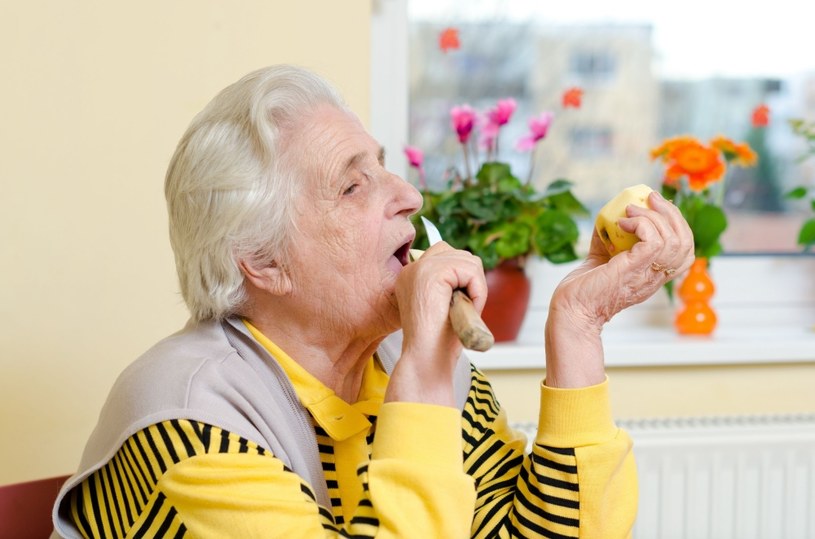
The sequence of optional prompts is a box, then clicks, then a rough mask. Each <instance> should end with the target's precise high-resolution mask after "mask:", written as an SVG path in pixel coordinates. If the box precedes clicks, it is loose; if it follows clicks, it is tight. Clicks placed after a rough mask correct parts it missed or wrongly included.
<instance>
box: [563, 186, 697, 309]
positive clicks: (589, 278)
mask: <svg viewBox="0 0 815 539" xmlns="http://www.w3.org/2000/svg"><path fill="white" fill-rule="evenodd" d="M649 205H650V208H642V207H640V206H635V205H630V206H628V208H627V209H626V214H627V217H626V218H623V219H620V221H619V225H620V228H622V229H623V230H625V231H626V232H631V233H633V234H636V236H637V237H638V238H639V239H640V241H639V242H637V243H636V244H634V247H632V248H631V249H630V250H629V251H625V252H622V253H620V254H618V255H617V256H615V257H613V258H611V257H610V255H609V254H608V251H607V250H606V248H605V246H604V245H603V243H602V242H601V241H600V238H599V236H598V235H597V231H596V230H595V231H594V233H593V235H592V241H591V247H590V249H589V254H588V256H587V257H586V260H585V261H584V263H583V264H581V265H580V266H579V267H578V268H577V269H576V270H575V271H573V272H572V273H570V274H569V275H568V276H567V277H566V278H565V279H564V280H563V281H562V282H561V283H560V285H559V286H558V288H557V290H556V291H555V294H554V297H553V303H555V304H556V306H557V307H558V308H568V309H571V310H574V311H575V312H576V313H581V314H582V315H583V316H585V317H586V318H587V320H591V321H592V322H593V323H596V324H598V325H602V324H605V323H606V322H608V321H609V320H611V318H612V317H613V316H614V315H616V314H617V313H619V312H620V311H622V310H623V309H626V308H628V307H630V306H632V305H636V304H637V303H641V302H643V301H645V300H646V299H648V298H649V297H651V296H652V295H653V294H654V293H655V292H657V291H658V290H659V289H660V288H661V287H662V286H663V285H664V284H665V283H666V282H668V281H670V280H671V279H673V278H674V277H676V276H677V275H680V274H682V273H683V272H685V271H686V270H687V269H688V268H690V266H691V264H692V263H693V260H694V256H693V233H692V232H691V230H690V227H689V226H688V223H687V221H686V220H685V218H684V217H683V216H682V214H681V213H680V211H679V209H678V208H677V207H676V206H674V205H673V204H672V203H670V202H669V201H667V200H665V199H664V198H663V197H662V195H660V194H659V193H658V192H656V191H655V192H653V193H651V195H650V196H649Z"/></svg>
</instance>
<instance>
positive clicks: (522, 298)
mask: <svg viewBox="0 0 815 539" xmlns="http://www.w3.org/2000/svg"><path fill="white" fill-rule="evenodd" d="M486 276H487V286H488V288H489V296H488V297H487V304H486V305H485V306H484V312H482V313H481V318H482V319H483V320H484V323H486V324H487V327H488V328H490V331H492V334H493V336H494V337H495V342H506V341H514V340H515V339H516V338H517V337H518V332H519V331H520V330H521V325H522V324H523V322H524V317H525V316H526V309H527V307H528V306H529V295H530V293H531V290H532V286H531V284H530V281H529V278H528V277H527V276H526V273H525V272H524V268H523V266H522V264H521V261H520V260H519V259H517V258H516V259H512V260H506V261H504V262H502V263H501V264H499V265H498V266H496V267H495V268H494V269H491V270H488V271H487V273H486Z"/></svg>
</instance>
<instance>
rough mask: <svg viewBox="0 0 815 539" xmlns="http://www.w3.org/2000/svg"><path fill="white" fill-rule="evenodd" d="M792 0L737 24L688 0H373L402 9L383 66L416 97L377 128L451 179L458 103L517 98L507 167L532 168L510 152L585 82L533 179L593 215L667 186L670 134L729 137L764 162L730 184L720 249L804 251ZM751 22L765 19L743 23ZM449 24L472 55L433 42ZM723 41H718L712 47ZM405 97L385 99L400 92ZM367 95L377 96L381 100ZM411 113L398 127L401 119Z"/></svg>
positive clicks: (812, 98) (801, 29) (804, 72)
mask: <svg viewBox="0 0 815 539" xmlns="http://www.w3.org/2000/svg"><path fill="white" fill-rule="evenodd" d="M790 1H791V0H789V1H788V0H781V1H780V3H776V4H773V5H772V6H771V7H772V10H769V11H768V10H754V12H755V13H753V12H750V11H740V12H739V13H738V20H736V19H735V18H734V15H733V14H732V11H729V9H730V8H728V7H727V6H726V5H725V4H726V3H725V2H723V1H721V0H719V1H714V2H701V1H689V2H685V3H683V4H682V6H681V9H676V10H665V9H664V8H661V7H660V6H658V5H655V4H653V3H646V2H641V1H634V0H627V1H623V2H618V3H614V4H613V5H611V4H607V3H603V2H599V0H597V1H588V0H583V1H577V2H567V3H560V4H545V9H544V8H543V6H544V4H541V3H540V2H535V1H529V0H528V1H523V0H479V1H475V2H454V1H451V0H378V2H377V3H376V4H377V6H376V7H375V9H379V10H390V11H391V12H395V13H396V16H395V18H394V20H396V19H398V20H399V22H398V24H399V25H401V26H400V27H399V28H397V29H396V31H394V29H393V28H391V29H390V31H387V32H384V33H383V39H382V41H381V42H380V43H382V45H380V46H376V45H375V48H378V49H379V50H378V51H375V52H374V54H379V55H382V56H383V61H382V63H383V64H388V68H387V69H388V70H389V72H391V73H392V71H393V69H394V66H398V65H400V63H401V65H403V67H404V66H408V67H407V68H406V74H404V75H401V77H402V79H401V80H402V81H403V83H404V84H405V85H407V87H408V88H409V91H408V95H407V96H405V98H404V99H405V103H404V104H403V105H400V106H403V107H404V110H402V111H401V112H400V111H395V113H390V112H391V111H393V109H392V108H391V107H388V110H389V114H388V115H387V118H388V119H387V120H379V121H382V122H385V121H387V123H388V124H389V125H388V126H386V128H387V130H390V131H391V135H390V139H391V141H392V142H391V146H390V147H389V150H390V151H389V156H390V162H391V163H393V161H394V160H401V159H402V156H401V149H402V147H403V146H404V144H406V143H410V144H412V145H415V146H419V147H421V148H423V149H424V150H425V153H426V170H427V173H428V177H429V178H431V179H435V180H436V181H437V182H441V181H443V178H444V177H445V171H446V170H447V169H448V168H449V167H450V166H452V165H455V164H456V159H457V146H456V142H455V139H454V137H453V134H452V133H451V131H450V128H449V121H448V116H447V113H448V111H449V109H450V107H452V106H453V105H455V104H460V103H469V104H470V105H472V106H473V107H475V108H477V109H478V108H482V109H483V108H486V107H487V106H491V105H492V104H493V103H494V102H495V101H496V100H497V99H499V98H503V97H514V98H515V99H516V100H517V101H518V104H519V106H518V110H517V111H516V113H515V116H514V118H513V121H512V123H511V124H510V125H509V126H508V127H507V128H506V129H505V131H504V132H502V139H505V140H506V143H504V144H503V147H502V149H501V156H500V158H501V159H502V160H505V161H508V162H510V164H511V165H512V166H513V169H516V168H517V170H519V171H522V170H524V168H529V162H528V156H526V155H521V154H518V153H516V152H513V151H512V143H511V141H513V140H515V139H516V138H517V137H518V136H520V134H521V132H522V131H524V130H525V127H526V126H525V119H526V118H527V117H530V116H532V115H533V114H536V113H538V112H541V111H543V110H556V108H557V106H558V99H559V97H560V92H561V91H562V90H563V89H564V88H566V87H567V86H572V85H577V86H580V87H582V88H584V90H585V92H586V96H585V97H584V101H585V103H586V104H585V105H584V107H583V108H582V109H581V110H579V111H576V112H575V111H571V110H570V111H568V112H569V114H558V115H557V116H556V118H555V123H554V124H553V127H552V134H551V135H550V136H549V137H548V138H547V140H545V141H544V142H543V145H542V146H541V148H540V150H539V151H538V162H536V163H535V166H534V171H535V176H536V177H535V181H536V182H537V183H539V184H543V183H546V182H547V181H548V180H549V179H553V178H555V177H566V178H569V179H571V180H572V181H573V182H574V183H575V184H576V192H577V194H578V195H579V196H580V198H581V199H582V200H584V201H586V202H587V204H588V205H589V206H590V207H591V208H592V209H597V208H599V206H600V205H602V202H603V201H605V200H608V199H609V198H610V197H611V196H613V195H614V194H615V193H616V192H618V191H619V190H620V189H621V188H623V187H625V186H627V185H630V184H633V183H648V184H649V185H654V186H655V185H657V184H658V183H659V176H660V174H661V169H660V167H659V166H658V165H657V164H655V163H653V162H651V161H650V158H649V150H650V149H651V148H652V147H654V146H656V145H657V144H658V142H659V141H660V140H662V139H663V138H665V137H668V136H673V135H680V134H690V135H694V136H696V137H699V138H700V139H702V140H706V139H709V138H711V137H713V136H715V135H717V134H724V135H726V136H728V137H730V138H733V139H735V140H746V141H748V142H750V144H751V145H752V147H753V148H754V149H755V150H756V151H757V152H758V154H759V158H760V165H759V166H757V167H755V168H751V169H731V171H730V172H729V174H728V178H727V194H726V198H725V206H726V209H727V212H728V216H729V218H730V222H731V224H730V227H729V228H728V231H727V232H726V233H725V236H724V238H723V241H724V243H725V248H726V251H727V252H730V253H744V252H752V253H756V252H759V253H761V252H797V251H798V250H799V248H798V247H797V246H796V245H795V238H796V232H797V229H798V227H799V226H800V224H801V223H802V222H803V219H804V216H805V215H806V212H807V211H809V209H808V208H807V206H806V205H805V204H804V203H794V202H791V201H789V200H787V199H785V198H784V197H783V193H784V192H785V191H787V190H788V189H789V188H791V187H792V186H794V185H799V184H805V185H807V184H812V183H813V182H814V181H815V163H813V162H808V163H800V162H798V160H797V158H798V157H799V156H800V154H801V152H802V151H803V148H804V145H803V143H802V142H801V141H799V140H798V139H797V138H796V137H794V136H793V135H792V133H791V130H790V128H789V126H788V124H787V120H788V119H790V118H795V117H804V118H809V119H812V118H813V117H815V60H813V59H812V57H811V56H808V55H807V51H806V47H804V46H802V45H801V43H802V42H801V41H800V37H801V36H804V35H807V32H808V29H807V27H806V22H805V21H804V19H805V17H795V16H793V15H791V14H794V13H796V12H797V11H798V10H797V9H796V8H794V6H793V5H792V4H790V5H789V6H785V4H786V3H789V2H790ZM701 13H704V16H700V14H701ZM752 16H755V17H757V18H758V19H757V20H755V21H752V22H751V21H749V20H747V18H748V17H752ZM450 26H453V27H456V28H457V29H458V31H459V35H460V39H461V42H462V47H461V49H460V50H454V51H450V52H448V53H446V54H445V53H442V52H441V51H440V50H439V48H438V44H437V43H438V41H437V40H438V35H439V33H440V32H441V30H443V29H444V28H446V27H450ZM756 28H760V29H761V31H760V32H758V33H756V31H754V30H755V29H756ZM751 29H752V30H751ZM713 35H715V36H721V39H719V38H717V39H711V38H708V37H704V36H713ZM400 36H401V37H400ZM375 39H376V38H375ZM401 39H404V43H400V41H401ZM385 51H387V52H385ZM394 51H395V52H396V54H395V55H394ZM380 82H381V81H380ZM375 83H376V81H375ZM396 88H397V90H396V92H393V91H391V92H390V93H387V94H385V95H387V96H388V99H390V100H392V99H393V96H394V95H395V94H396V93H399V92H400V91H401V90H399V89H398V87H396ZM373 95H374V100H376V96H377V90H374V91H373ZM380 95H381V94H380ZM391 104H392V103H391ZM759 104H767V105H768V106H769V107H770V111H771V122H770V125H769V126H767V127H766V128H764V129H753V128H752V126H751V123H750V119H751V111H752V110H753V109H754V108H755V107H756V106H757V105H759ZM573 112H574V113H573ZM402 114H404V116H405V118H406V119H405V120H404V122H403V124H402V125H401V126H400V125H399V122H400V121H401V120H398V119H396V120H394V117H397V118H398V117H399V116H401V115H402ZM600 126H602V127H600ZM399 129H401V130H402V132H401V133H398V134H393V133H394V131H395V130H399ZM374 131H375V134H377V136H380V138H383V140H386V139H387V138H388V137H382V136H381V135H379V134H378V133H377V132H376V129H374ZM578 146H579V147H578ZM812 161H815V160H812ZM400 168H401V170H398V172H401V173H403V174H408V171H407V170H406V169H405V168H404V164H403V165H402V167H400Z"/></svg>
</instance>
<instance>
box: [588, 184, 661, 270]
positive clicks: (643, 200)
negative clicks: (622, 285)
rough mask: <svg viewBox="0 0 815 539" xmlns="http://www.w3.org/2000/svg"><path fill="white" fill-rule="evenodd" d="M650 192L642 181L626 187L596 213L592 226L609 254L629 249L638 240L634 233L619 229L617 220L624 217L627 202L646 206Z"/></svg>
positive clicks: (651, 190)
mask: <svg viewBox="0 0 815 539" xmlns="http://www.w3.org/2000/svg"><path fill="white" fill-rule="evenodd" d="M652 192H653V189H651V188H650V187H648V186H647V185H645V184H642V183H641V184H639V185H634V186H632V187H628V188H626V189H623V190H622V191H621V192H620V193H619V194H618V195H617V196H615V197H614V198H612V199H611V200H609V201H608V202H607V203H606V205H605V206H603V207H602V209H601V210H600V212H599V213H598V214H597V219H596V220H595V222H594V226H595V228H597V233H598V234H599V235H600V240H601V241H602V242H603V245H605V246H606V249H608V252H609V254H610V255H611V256H615V255H618V254H620V253H622V252H623V251H627V250H629V249H631V248H632V247H633V246H634V244H635V243H637V242H638V241H639V238H637V236H636V235H635V234H632V233H630V232H626V231H625V230H623V229H621V228H620V225H619V224H618V221H619V220H620V219H622V218H624V217H626V215H625V208H626V206H628V205H629V204H635V205H637V206H642V207H643V208H647V207H648V195H650V194H651V193H652Z"/></svg>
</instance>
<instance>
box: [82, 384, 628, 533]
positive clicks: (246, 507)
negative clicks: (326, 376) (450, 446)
mask: <svg viewBox="0 0 815 539" xmlns="http://www.w3.org/2000/svg"><path fill="white" fill-rule="evenodd" d="M604 385H605V384H604ZM604 390H605V388H604V387H603V386H597V387H595V388H590V389H589V390H588V391H589V392H591V393H593V394H594V396H602V393H603V392H604ZM548 391H552V390H551V389H549V390H548ZM556 393H557V391H556ZM567 393H570V392H567ZM573 396H575V395H572V397H573ZM583 396H584V397H587V396H588V395H583ZM550 397H553V398H554V400H557V399H558V398H559V396H558V395H553V396H550ZM571 400H572V401H573V400H574V399H571ZM572 404H574V402H572ZM388 406H389V405H388V404H386V405H383V407H388ZM407 406H409V407H413V406H418V407H419V408H423V406H421V405H407ZM434 408H437V409H435V410H433V412H434V415H435V414H438V413H439V412H442V411H443V410H441V407H434ZM450 410H452V411H453V412H456V411H455V410H453V409H450ZM425 411H427V410H419V412H420V413H423V412H425ZM397 412H399V411H397ZM408 415H409V414H408ZM371 419H372V428H371V429H370V432H369V433H367V435H366V447H367V448H368V453H369V456H370V454H371V452H372V446H373V444H374V440H375V437H376V418H375V417H373V416H371ZM407 419H410V418H409V417H408V418H407ZM444 419H447V418H444ZM544 419H545V420H548V419H551V418H548V417H544ZM426 420H427V421H429V422H430V423H434V421H433V415H430V416H427V417H426ZM460 421H461V427H462V428H461V434H462V439H463V467H464V470H465V472H466V474H467V475H468V476H470V477H472V478H473V480H474V483H475V493H476V494H475V506H474V510H473V508H472V506H470V508H469V510H470V511H471V512H472V515H473V516H472V523H471V530H470V531H469V532H468V533H469V535H470V536H472V537H483V538H497V537H552V538H562V537H605V538H613V537H624V536H625V535H626V534H627V533H628V530H630V525H631V521H632V520H633V514H634V511H635V503H636V485H635V484H633V483H632V479H633V476H632V475H631V473H632V472H631V470H630V467H629V463H627V462H626V461H627V460H628V458H627V457H626V456H625V454H626V453H627V451H628V448H629V443H628V440H627V438H626V437H625V436H624V435H621V434H620V433H619V432H617V433H615V435H614V436H613V437H612V438H611V439H609V440H606V441H605V443H602V444H599V445H594V446H588V447H586V446H582V447H579V448H568V447H552V446H546V445H542V444H541V443H536V444H534V446H533V451H532V454H531V456H526V457H524V455H523V446H524V441H523V439H522V438H519V437H518V436H517V435H516V434H515V433H513V432H512V431H511V430H510V429H509V428H508V426H507V423H506V420H505V417H504V415H503V412H502V411H501V410H500V407H499V405H498V403H497V402H496V400H495V398H494V396H493V394H492V390H491V388H490V385H489V383H488V382H487V381H486V379H485V378H484V377H483V375H482V374H481V373H480V372H479V371H477V370H475V369H473V371H472V387H471V390H470V394H469V397H468V399H467V403H466V406H465V409H464V411H463V414H461V418H460ZM555 423H560V421H558V420H557V418H555ZM438 426H439V425H432V426H431V429H432V428H436V427H438ZM554 426H555V427H558V426H562V425H558V424H556V425H554ZM598 426H599V425H598ZM314 428H315V432H316V435H317V441H318V444H319V450H320V456H321V461H322V466H323V470H324V473H325V477H326V483H327V485H328V489H329V493H330V497H331V501H332V507H320V506H319V505H318V504H317V502H316V499H315V497H314V494H313V493H312V490H311V488H310V486H309V485H308V484H306V483H305V482H304V481H303V480H302V479H300V478H299V477H298V476H296V475H295V474H294V473H293V472H292V471H291V470H289V469H287V468H286V467H285V466H284V465H283V464H282V462H280V461H279V460H277V459H276V458H275V457H274V455H271V454H270V453H269V452H268V451H265V450H264V449H263V448H262V447H260V446H258V445H257V444H256V443H254V442H252V441H251V440H246V439H244V438H241V437H240V436H237V435H234V434H231V433H229V432H227V431H225V430H223V429H219V428H217V427H215V426H211V425H206V424H202V423H198V422H193V421H187V420H171V421H165V422H162V423H159V424H156V425H152V426H150V427H149V428H146V429H144V430H142V431H140V432H138V433H137V434H136V435H134V436H132V437H131V438H130V439H128V440H127V442H126V443H125V444H124V445H123V446H122V448H121V449H120V450H119V451H118V452H117V453H116V455H115V456H114V458H113V459H111V461H110V462H109V463H108V464H107V465H105V466H104V467H103V468H102V469H100V470H98V471H97V472H95V473H94V474H93V475H91V476H90V477H89V478H88V479H87V480H85V481H84V482H83V483H82V485H81V487H79V488H76V489H74V490H73V492H72V494H71V496H70V498H69V500H70V511H71V516H72V518H73V520H74V522H75V523H77V524H78V527H79V529H80V530H81V532H82V533H83V535H85V536H86V537H125V536H126V537H185V536H190V537H253V536H263V537H325V536H331V537H333V536H335V535H336V536H342V537H358V538H362V537H381V536H391V537H394V536H396V535H389V534H388V533H387V530H383V529H382V527H383V523H382V522H381V521H380V520H379V518H378V516H377V511H376V508H377V507H378V505H379V502H380V501H384V500H382V499H381V498H388V497H391V498H394V499H392V500H390V501H391V502H392V503H396V504H399V503H400V501H399V499H398V498H399V492H398V491H396V492H388V491H387V490H386V491H385V492H371V489H370V488H369V484H368V475H369V473H370V471H369V467H368V463H364V464H362V465H361V466H360V467H359V469H358V474H359V477H360V480H361V484H362V485H363V494H362V497H361V499H360V501H359V503H358V506H357V508H356V511H355V513H354V515H353V517H352V518H351V519H350V520H348V521H346V520H345V519H344V516H343V511H342V502H341V498H342V492H341V491H340V488H339V484H338V482H337V480H336V461H335V455H334V451H333V449H334V445H335V441H334V440H333V439H332V438H331V437H330V436H328V435H327V434H326V432H325V431H324V430H323V429H322V428H321V427H320V426H319V425H318V424H316V422H315V423H314ZM551 434H553V435H555V436H557V435H559V434H560V433H557V432H555V433H551ZM546 438H547V436H545V435H544V436H539V441H542V440H543V441H545V439H546ZM603 446H605V447H603ZM582 456H585V459H582V458H581V457H582ZM598 457H599V458H598ZM621 457H622V458H621ZM603 463H605V469H600V468H594V467H602V466H603ZM584 471H585V475H586V476H587V477H586V478H585V479H583V475H584ZM598 477H600V478H603V477H605V478H606V479H605V480H602V482H603V483H604V487H605V488H603V489H600V491H603V490H605V491H606V492H604V493H603V496H602V497H603V498H605V499H598V498H597V495H598V489H597V485H596V484H593V485H592V484H591V483H597V478H598ZM422 479H423V478H418V479H417V478H414V480H415V481H418V482H421V481H422ZM584 480H585V481H587V482H588V483H590V484H587V485H586V488H585V489H584V488H582V487H583V481H584ZM457 487H460V485H458V484H456V483H453V484H450V483H448V482H446V481H445V477H444V474H442V475H440V476H436V477H432V478H431V484H430V485H429V488H430V489H431V490H432V491H434V492H435V494H433V493H430V494H429V497H428V498H427V499H426V503H427V505H428V506H430V504H433V503H434V502H437V503H439V505H436V506H433V507H434V510H435V511H436V512H437V513H438V515H437V516H438V518H439V519H441V520H444V519H445V518H447V517H451V516H454V515H451V514H450V513H453V514H455V513H456V512H457V511H456V509H457V508H460V506H462V505H463V506H464V507H465V511H466V510H467V509H466V508H467V507H468V505H469V504H468V503H467V496H466V487H465V488H463V489H460V492H456V490H457ZM585 490H587V491H588V492H585ZM615 494H616V495H615ZM609 496H611V498H608V497H609ZM612 506H614V507H613V511H611V510H610V509H611V507H612ZM409 509H410V508H409V507H405V508H404V511H401V512H399V513H400V514H401V516H402V517H403V518H404V519H405V520H406V521H407V522H408V524H407V526H408V528H407V529H410V520H411V518H412V517H413V516H415V515H414V514H412V513H411V512H410V510H409ZM604 513H605V514H606V518H608V520H607V521H605V522H603V521H602V519H603V514H604ZM615 515H616V516H615ZM620 515H624V517H623V518H620ZM598 518H599V519H601V521H600V522H597V519H598ZM583 519H587V520H586V521H585V522H584V521H583ZM416 524H417V526H419V525H421V523H420V522H417V523H416ZM384 525H385V527H387V528H391V529H393V528H392V527H393V526H398V525H399V524H398V523H397V524H393V523H390V522H388V523H385V524H384ZM396 529H399V528H396ZM401 529H404V528H401ZM453 531H454V530H451V532H453ZM383 532H385V533H383ZM255 534H257V535H255ZM414 536H415V537H420V536H422V537H424V536H423V535H421V530H418V529H417V530H416V535H410V537H414ZM457 536H461V535H439V536H438V537H457ZM462 537H463V536H462Z"/></svg>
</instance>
